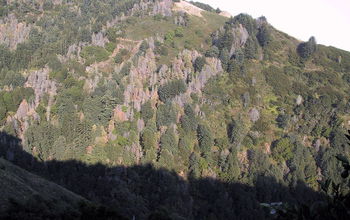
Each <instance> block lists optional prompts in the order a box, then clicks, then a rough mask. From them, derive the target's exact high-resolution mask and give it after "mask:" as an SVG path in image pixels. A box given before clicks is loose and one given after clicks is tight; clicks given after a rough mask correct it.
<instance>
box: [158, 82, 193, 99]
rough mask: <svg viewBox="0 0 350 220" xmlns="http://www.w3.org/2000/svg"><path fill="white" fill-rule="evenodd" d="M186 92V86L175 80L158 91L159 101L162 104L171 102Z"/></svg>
mask: <svg viewBox="0 0 350 220" xmlns="http://www.w3.org/2000/svg"><path fill="white" fill-rule="evenodd" d="M184 92H186V84H185V83H184V81H183V80H181V79H178V80H173V81H171V82H169V83H167V84H165V85H163V86H160V87H159V89H158V95H159V99H160V100H161V101H162V102H166V101H169V100H171V99H173V98H175V96H177V95H180V94H181V93H184Z"/></svg>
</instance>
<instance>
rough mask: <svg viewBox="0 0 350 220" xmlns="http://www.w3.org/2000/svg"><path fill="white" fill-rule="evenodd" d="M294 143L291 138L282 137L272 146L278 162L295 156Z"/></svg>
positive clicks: (273, 154)
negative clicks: (293, 151)
mask: <svg viewBox="0 0 350 220" xmlns="http://www.w3.org/2000/svg"><path fill="white" fill-rule="evenodd" d="M292 148H293V144H292V143H291V142H290V139H289V138H281V139H279V140H278V141H276V142H275V143H274V144H273V146H272V156H273V157H274V159H275V160H277V161H278V162H282V161H287V160H290V159H291V158H292V157H293V153H292Z"/></svg>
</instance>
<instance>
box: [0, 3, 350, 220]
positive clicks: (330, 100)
mask: <svg viewBox="0 0 350 220" xmlns="http://www.w3.org/2000/svg"><path fill="white" fill-rule="evenodd" d="M316 37H317V36H316ZM316 39H317V38H315V37H313V36H311V37H310V39H309V40H308V41H306V42H301V41H299V40H297V39H295V38H293V37H291V36H288V35H287V34H285V33H282V32H280V31H278V30H276V29H275V28H274V27H273V26H272V25H271V24H269V23H268V21H267V19H266V18H265V17H260V18H256V19H255V18H252V17H251V16H250V15H247V14H239V15H237V16H227V13H224V12H222V11H221V10H220V9H214V8H212V7H211V6H209V5H206V4H202V3H199V2H185V1H182V0H176V1H175V0H99V1H93V0H0V132H1V135H0V155H1V156H2V157H4V158H5V159H6V160H8V161H10V162H12V163H14V164H15V165H17V166H19V167H21V168H23V169H25V170H27V171H29V172H33V173H35V174H36V175H38V176H41V177H43V178H45V179H47V180H49V181H52V182H54V183H57V184H59V185H61V186H63V187H65V188H66V189H68V190H70V191H72V192H74V193H76V194H78V195H80V196H82V197H84V198H85V199H86V200H88V201H91V202H94V203H96V204H97V205H91V204H86V203H84V205H82V206H81V207H80V208H79V210H78V214H77V213H73V212H72V214H71V213H70V212H69V215H70V216H69V217H67V218H72V219H74V218H83V217H82V216H84V215H89V214H91V216H95V217H96V216H98V214H101V213H102V214H101V215H100V217H101V216H104V217H106V216H107V215H110V216H112V217H111V219H117V218H126V219H133V218H136V219H236V218H237V219H256V218H257V217H259V218H261V219H265V218H266V219H270V218H284V219H291V218H292V219H293V218H294V219H298V218H299V219H322V218H325V217H327V218H325V219H332V218H333V219H337V218H338V219H346V218H347V217H349V216H346V214H344V216H341V215H339V213H344V209H345V210H346V207H348V208H349V207H350V206H349V204H347V205H346V203H344V204H345V205H344V204H343V201H345V202H346V201H347V202H348V200H345V199H344V198H347V197H346V196H345V197H343V196H344V195H349V194H348V193H349V179H348V178H347V177H348V175H347V174H348V171H349V170H350V169H348V168H349V167H348V162H347V159H346V158H349V156H350V151H349V144H348V141H349V140H348V139H347V137H346V135H345V133H346V130H347V129H349V127H350V126H349V125H350V96H349V94H350V52H347V51H343V50H340V49H337V48H334V47H326V46H323V45H320V44H317V41H316ZM344 169H345V171H344ZM0 172H2V171H1V170H0ZM0 181H1V180H0ZM329 188H332V189H331V190H329ZM15 199H16V198H15ZM36 199H37V198H36ZM17 200H21V199H17ZM39 200H40V199H39ZM320 201H322V202H323V204H322V205H320V204H321V203H320ZM330 201H333V203H332V202H330ZM18 202H20V203H18ZM26 202H27V201H17V203H16V204H17V206H16V207H17V209H21V207H22V208H23V206H25V205H23V204H26ZM317 202H318V203H317ZM327 202H328V203H327ZM48 203H50V202H48ZM18 204H20V205H18ZM315 204H318V206H317V205H315ZM340 204H341V205H340ZM90 205H91V207H90ZM99 205H102V206H101V207H103V208H101V207H100V206H99ZM87 206H89V207H90V208H91V210H93V211H91V213H89V212H86V210H87V208H86V207H87ZM338 206H339V207H340V206H341V208H338V209H337V208H334V207H338ZM0 207H1V204H0ZM18 207H20V208H18ZM43 207H44V208H43ZM43 207H41V208H42V209H45V206H43ZM48 207H49V206H46V208H47V209H49V208H48ZM310 207H312V210H311V208H310ZM325 207H327V208H325ZM344 207H345V208H344ZM322 208H323V211H322V212H321V211H319V210H321V209H322ZM17 209H14V210H17ZM330 209H331V210H332V211H329V210H330ZM98 210H102V211H101V212H99V211H98ZM276 210H282V211H281V212H277V214H276V213H275V211H276ZM315 210H318V211H319V212H317V211H315ZM325 210H326V211H325ZM29 211H30V210H29ZM0 212H1V210H0ZM12 212H15V211H13V210H12ZM12 212H10V213H12ZM67 213H68V212H67ZM79 213H80V214H79ZM96 213H97V214H96ZM283 213H284V214H283ZM286 213H287V214H286ZM345 213H346V211H345ZM51 214H52V213H51ZM347 215H349V214H348V213H347ZM0 216H1V215H0ZM79 216H80V217H79ZM300 216H304V217H300ZM41 217H42V218H43V219H45V218H50V214H48V216H41ZM51 217H52V216H51ZM104 217H101V218H104ZM19 218H20V217H19ZM55 218H56V217H55ZM57 218H58V219H59V217H57ZM60 218H63V217H62V216H61V217H60Z"/></svg>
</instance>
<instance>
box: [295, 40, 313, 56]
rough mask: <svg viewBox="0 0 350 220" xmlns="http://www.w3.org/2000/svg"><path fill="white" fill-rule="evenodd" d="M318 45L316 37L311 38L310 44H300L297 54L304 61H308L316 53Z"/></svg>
mask: <svg viewBox="0 0 350 220" xmlns="http://www.w3.org/2000/svg"><path fill="white" fill-rule="evenodd" d="M316 49H317V44H316V39H315V37H310V39H309V41H308V42H304V43H300V44H299V46H298V48H297V52H298V54H299V55H300V57H301V58H303V59H308V58H309V57H311V55H312V54H314V53H315V52H316Z"/></svg>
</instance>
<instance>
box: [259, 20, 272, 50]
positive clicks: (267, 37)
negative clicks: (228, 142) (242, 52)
mask: <svg viewBox="0 0 350 220" xmlns="http://www.w3.org/2000/svg"><path fill="white" fill-rule="evenodd" d="M256 38H257V39H258V42H259V44H260V46H262V47H266V46H267V45H268V44H269V43H270V42H271V34H270V30H269V27H268V26H267V25H262V26H261V27H260V28H259V31H258V34H257V35H256Z"/></svg>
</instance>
